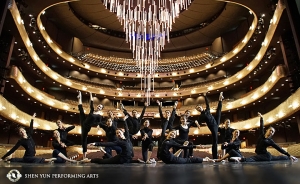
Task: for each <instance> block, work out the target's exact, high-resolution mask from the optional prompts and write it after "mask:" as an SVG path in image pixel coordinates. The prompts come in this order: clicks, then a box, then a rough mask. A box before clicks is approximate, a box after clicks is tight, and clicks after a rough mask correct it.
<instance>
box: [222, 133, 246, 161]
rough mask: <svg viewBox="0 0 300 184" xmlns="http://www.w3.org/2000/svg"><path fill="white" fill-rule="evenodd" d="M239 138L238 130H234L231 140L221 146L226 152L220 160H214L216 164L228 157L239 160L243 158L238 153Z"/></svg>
mask: <svg viewBox="0 0 300 184" xmlns="http://www.w3.org/2000/svg"><path fill="white" fill-rule="evenodd" d="M239 136H240V131H239V130H234V131H233V132H232V138H231V140H230V141H228V142H225V143H224V144H223V146H224V150H226V154H225V155H224V156H223V157H222V158H220V159H217V160H216V161H217V162H221V161H222V160H225V159H227V158H230V157H240V158H242V157H243V156H242V154H241V152H240V147H241V141H240V139H239ZM234 160H236V159H234Z"/></svg>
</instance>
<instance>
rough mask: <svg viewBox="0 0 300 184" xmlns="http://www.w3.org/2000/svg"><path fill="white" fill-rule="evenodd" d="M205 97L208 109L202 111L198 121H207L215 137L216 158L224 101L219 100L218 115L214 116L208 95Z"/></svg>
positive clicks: (213, 147)
mask: <svg viewBox="0 0 300 184" xmlns="http://www.w3.org/2000/svg"><path fill="white" fill-rule="evenodd" d="M204 98H205V103H206V109H205V110H203V111H202V112H201V114H200V116H199V120H198V122H199V123H202V122H206V124H207V126H208V128H209V130H210V132H211V135H212V139H213V142H212V155H213V158H214V159H217V158H218V128H219V124H220V119H221V110H222V101H219V103H218V107H217V111H216V117H215V118H214V117H213V116H212V115H211V113H210V108H209V102H208V99H207V97H206V96H204Z"/></svg>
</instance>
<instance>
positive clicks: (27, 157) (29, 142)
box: [2, 119, 45, 163]
mask: <svg viewBox="0 0 300 184" xmlns="http://www.w3.org/2000/svg"><path fill="white" fill-rule="evenodd" d="M32 134H33V119H31V121H30V127H29V131H28V132H27V139H25V138H21V139H20V140H19V141H18V142H17V144H16V145H15V146H14V147H13V148H12V149H11V150H9V151H8V152H7V153H6V154H5V155H4V156H3V157H2V159H5V158H6V157H7V156H9V155H11V154H12V153H14V152H15V151H16V150H17V149H18V148H19V147H20V146H23V147H24V148H25V153H24V156H23V158H11V159H10V160H9V161H11V162H25V163H44V162H45V159H44V158H38V157H35V153H36V152H35V143H34V141H33V139H32Z"/></svg>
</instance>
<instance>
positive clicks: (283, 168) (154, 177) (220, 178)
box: [0, 161, 300, 184]
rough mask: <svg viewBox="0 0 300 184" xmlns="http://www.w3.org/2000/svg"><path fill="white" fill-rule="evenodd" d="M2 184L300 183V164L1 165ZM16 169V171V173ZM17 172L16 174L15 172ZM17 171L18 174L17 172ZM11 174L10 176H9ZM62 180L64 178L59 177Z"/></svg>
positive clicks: (0, 163)
mask: <svg viewBox="0 0 300 184" xmlns="http://www.w3.org/2000/svg"><path fill="white" fill-rule="evenodd" d="M0 167H1V169H0V183H1V184H8V183H12V182H11V181H10V180H9V179H8V178H7V175H10V176H11V178H12V179H14V178H16V176H15V174H16V172H17V171H19V172H20V174H21V175H22V177H21V178H20V179H19V181H17V182H16V183H18V184H25V183H26V184H27V183H34V184H39V183H41V184H42V183H47V184H48V183H49V184H56V183H57V184H60V183H64V184H79V183H80V184H87V183H95V184H127V183H128V184H164V183H167V184H204V183H209V184H227V183H230V184H235V183H236V184H244V183H245V184H259V183H263V184H268V183H270V184H271V183H272V184H298V183H300V162H290V161H281V162H279V161H276V162H260V163H204V164H188V165H167V164H164V163H156V164H150V165H145V164H123V165H98V164H92V163H88V164H71V163H66V164H20V163H5V162H0ZM14 169H15V170H14ZM12 170H14V171H12ZM16 170H17V171H16ZM8 173H10V174H8ZM58 177H60V178H58Z"/></svg>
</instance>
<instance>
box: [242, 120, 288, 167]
mask: <svg viewBox="0 0 300 184" xmlns="http://www.w3.org/2000/svg"><path fill="white" fill-rule="evenodd" d="M269 146H272V147H273V148H275V149H276V150H277V151H279V152H280V153H282V154H284V155H281V156H273V155H271V153H269V152H268V151H267V147H269ZM255 153H256V154H257V155H255V156H252V157H250V158H244V159H242V161H246V162H257V161H276V160H289V158H290V154H289V153H288V152H286V151H285V150H283V149H282V148H281V147H279V146H278V145H277V144H276V143H275V142H274V141H273V139H271V138H265V134H264V119H263V118H262V117H261V118H260V135H259V137H258V141H257V145H256V149H255ZM285 155H286V156H285Z"/></svg>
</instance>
